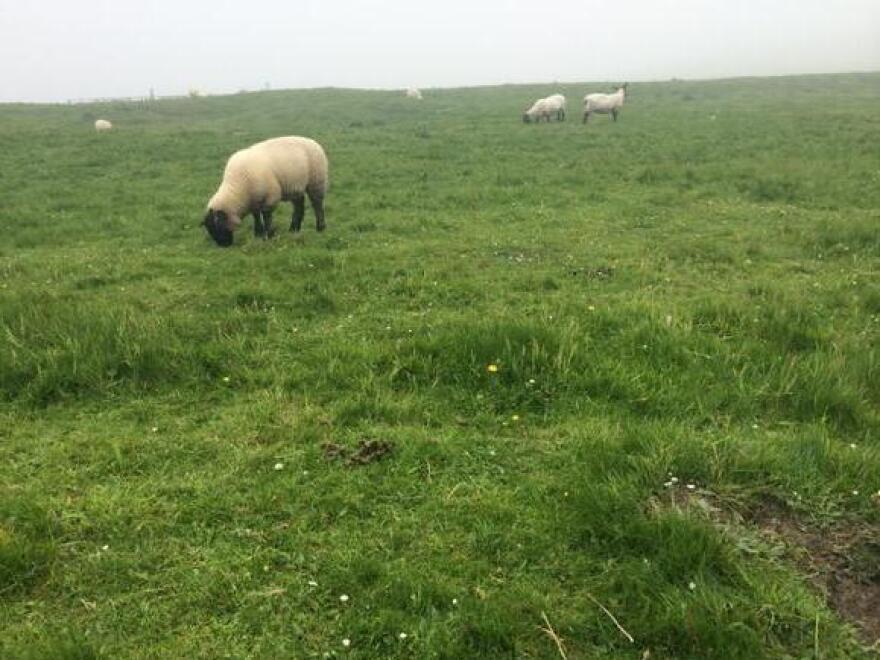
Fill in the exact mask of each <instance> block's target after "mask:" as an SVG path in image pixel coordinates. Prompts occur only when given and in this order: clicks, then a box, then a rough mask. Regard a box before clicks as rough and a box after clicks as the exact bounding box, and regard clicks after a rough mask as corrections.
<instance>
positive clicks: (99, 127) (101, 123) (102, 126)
mask: <svg viewBox="0 0 880 660" xmlns="http://www.w3.org/2000/svg"><path fill="white" fill-rule="evenodd" d="M111 128H113V124H111V123H110V122H109V121H107V120H106V119H98V120H96V121H95V130H96V131H98V132H99V133H100V132H102V131H109V130H110V129H111Z"/></svg>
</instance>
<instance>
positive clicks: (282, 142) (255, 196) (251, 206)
mask: <svg viewBox="0 0 880 660" xmlns="http://www.w3.org/2000/svg"><path fill="white" fill-rule="evenodd" d="M328 183H329V177H328V167H327V156H326V154H325V153H324V149H323V148H322V147H321V145H320V144H318V143H317V142H315V141H314V140H312V139H310V138H306V137H297V136H289V137H278V138H272V139H271V140H266V141H264V142H258V143H257V144H255V145H252V146H250V147H248V148H247V149H242V150H241V151H236V152H235V153H234V154H232V156H230V158H229V160H228V161H227V163H226V169H225V170H224V172H223V181H222V182H221V184H220V187H219V188H218V189H217V192H216V193H214V196H213V197H212V198H211V200H210V201H209V202H208V209H207V214H206V215H205V219H204V221H203V222H202V224H203V225H204V226H205V228H206V229H207V230H208V233H209V234H210V235H211V237H212V238H213V239H214V240H215V241H216V242H217V244H218V245H220V246H222V247H229V246H230V245H232V232H234V231H235V230H236V229H237V228H238V226H239V225H240V224H241V221H242V218H243V217H244V216H246V215H248V214H249V213H250V214H252V215H253V216H254V235H256V236H263V237H264V238H269V237H270V236H272V235H273V234H274V231H273V230H272V212H273V211H274V210H275V207H276V206H278V204H279V203H280V202H282V201H290V202H293V218H292V220H291V222H290V231H299V230H300V226H301V225H302V220H303V216H304V215H305V199H304V196H305V195H308V197H309V201H310V202H311V204H312V210H313V211H314V212H315V227H316V229H317V230H318V231H323V230H324V228H325V226H326V225H325V223H324V195H325V194H326V192H327V185H328Z"/></svg>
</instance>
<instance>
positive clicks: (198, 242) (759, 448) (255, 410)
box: [0, 74, 880, 659]
mask: <svg viewBox="0 0 880 660" xmlns="http://www.w3.org/2000/svg"><path fill="white" fill-rule="evenodd" d="M607 88H608V85H602V84H598V85H597V84H592V85H587V84H580V85H536V86H507V87H487V88H474V89H457V90H427V91H426V92H425V100H424V101H423V102H416V101H412V100H408V99H405V98H403V96H402V94H401V93H392V92H373V91H350V90H335V89H329V90H312V91H278V92H261V93H252V94H241V95H235V96H226V97H208V98H197V99H180V100H167V101H156V102H152V103H148V104H134V103H109V104H100V105H97V104H96V105H73V106H36V105H14V106H12V105H11V106H0V144H2V145H3V147H2V149H0V186H2V189H3V191H4V194H3V211H2V220H0V225H2V229H3V232H2V236H3V239H2V241H0V338H2V339H0V654H2V656H3V657H7V658H18V657H54V658H82V657H107V658H120V657H133V658H153V657H180V658H194V657H205V658H209V657H211V658H213V657H235V658H243V657H292V658H293V657H296V658H309V657H328V654H329V657H352V658H450V659H453V658H455V659H461V658H510V657H515V658H555V657H561V653H560V649H559V647H558V646H557V641H556V639H554V637H556V638H557V639H558V640H559V643H560V644H562V645H563V646H562V648H563V649H564V650H565V653H566V654H567V657H569V658H589V657H603V658H647V657H650V658H701V659H706V658H725V659H727V658H743V659H755V658H786V657H791V658H804V657H823V658H854V657H870V654H871V652H870V650H869V649H868V647H869V646H870V644H871V643H872V642H873V641H874V640H875V639H877V638H878V637H880V615H878V612H880V532H878V529H880V526H878V523H880V494H878V491H880V437H878V434H880V354H878V338H880V277H878V275H880V272H878V271H880V151H878V148H877V146H878V144H880V74H862V75H840V76H804V77H795V78H778V79H741V80H726V81H707V82H678V81H673V82H666V83H643V84H638V83H637V84H632V85H631V86H630V93H631V94H630V97H629V98H628V100H627V104H626V106H625V108H624V109H623V112H622V114H621V118H620V121H618V122H617V123H612V122H611V121H610V120H608V119H607V118H606V117H594V118H593V119H591V121H590V123H589V124H588V125H586V126H584V125H582V124H581V123H580V118H579V112H578V110H579V106H580V101H579V100H580V98H581V97H582V96H583V94H584V93H585V92H587V91H591V90H596V89H599V90H602V89H607ZM555 91H562V92H563V93H565V94H566V95H567V96H568V98H569V121H566V122H564V123H554V124H550V125H546V124H542V125H539V126H534V125H524V124H522V123H521V120H520V113H521V111H522V109H523V107H524V106H525V105H526V104H527V103H528V102H529V101H530V100H532V99H533V98H536V97H538V96H544V95H547V94H549V93H552V92H555ZM832 99H833V101H832ZM98 117H106V118H108V119H110V120H112V121H113V123H114V126H115V128H114V130H113V131H112V132H111V133H108V134H101V135H98V134H95V132H94V130H93V128H92V124H93V122H94V120H95V119H96V118H98ZM285 134H301V135H308V136H311V137H314V138H316V139H317V140H318V141H320V142H321V143H322V144H323V145H324V146H325V148H326V150H327V152H328V155H329V158H330V162H331V189H330V193H329V195H328V197H327V205H326V207H327V222H328V230H327V231H326V232H325V233H323V234H317V233H316V232H315V230H314V216H313V215H312V213H311V210H308V211H307V215H306V220H305V222H304V229H303V231H302V233H301V234H299V235H296V236H294V235H290V234H288V233H287V232H286V231H281V232H279V236H278V237H276V238H275V239H274V240H271V241H268V242H265V241H261V240H257V239H255V238H254V237H253V236H252V234H251V221H250V220H248V221H247V222H246V223H245V224H244V226H243V227H242V229H241V230H240V231H239V232H238V234H237V235H236V244H235V245H234V246H233V247H232V248H230V249H228V250H223V249H220V248H217V247H215V246H214V245H213V243H212V242H210V240H209V239H208V237H207V236H206V234H205V232H204V230H203V229H202V228H201V227H200V226H199V223H200V221H201V218H202V215H203V210H204V205H205V203H206V201H207V199H208V198H209V197H210V196H211V194H212V193H213V192H214V190H215V189H216V186H217V184H218V183H219V180H220V176H221V173H222V170H223V165H224V163H225V159H226V158H227V157H228V155H229V154H231V153H232V152H233V151H234V150H236V149H238V148H241V147H244V146H246V145H248V144H251V143H253V142H255V141H258V140H260V139H264V138H267V137H271V136H275V135H285ZM289 215H290V206H289V205H285V206H283V207H281V208H280V209H279V211H278V212H277V213H276V216H275V223H276V226H277V227H279V228H280V229H282V230H283V229H286V227H287V224H288V223H289ZM343 596H346V597H347V598H343ZM628 636H631V638H632V639H633V640H634V641H632V642H630V641H629V639H628ZM344 640H347V641H348V644H347V645H344ZM647 653H649V654H650V655H647Z"/></svg>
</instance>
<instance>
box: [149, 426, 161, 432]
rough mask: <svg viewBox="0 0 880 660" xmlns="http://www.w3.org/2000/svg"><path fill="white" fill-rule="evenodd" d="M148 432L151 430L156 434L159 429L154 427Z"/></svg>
mask: <svg viewBox="0 0 880 660" xmlns="http://www.w3.org/2000/svg"><path fill="white" fill-rule="evenodd" d="M150 430H151V431H152V432H153V433H158V432H159V427H158V426H154V427H153V428H151V429H150Z"/></svg>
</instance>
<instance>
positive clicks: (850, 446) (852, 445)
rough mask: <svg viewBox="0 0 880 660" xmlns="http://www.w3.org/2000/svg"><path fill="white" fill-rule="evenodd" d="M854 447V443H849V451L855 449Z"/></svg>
mask: <svg viewBox="0 0 880 660" xmlns="http://www.w3.org/2000/svg"><path fill="white" fill-rule="evenodd" d="M856 446H857V445H856V443H854V442H851V443H849V448H850V449H855V448H856Z"/></svg>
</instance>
